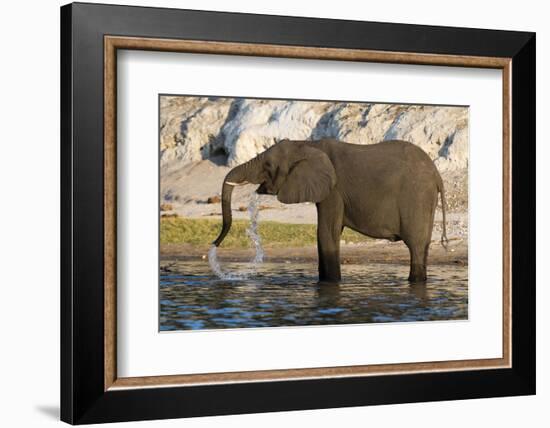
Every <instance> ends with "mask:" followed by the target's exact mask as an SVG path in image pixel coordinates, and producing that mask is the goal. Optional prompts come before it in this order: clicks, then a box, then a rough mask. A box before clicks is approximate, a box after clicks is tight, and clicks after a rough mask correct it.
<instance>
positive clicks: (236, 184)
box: [225, 181, 248, 186]
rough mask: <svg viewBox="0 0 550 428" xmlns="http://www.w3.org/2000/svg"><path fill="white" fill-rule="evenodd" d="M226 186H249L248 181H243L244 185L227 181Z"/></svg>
mask: <svg viewBox="0 0 550 428" xmlns="http://www.w3.org/2000/svg"><path fill="white" fill-rule="evenodd" d="M225 184H229V185H230V186H244V185H245V184H248V181H243V182H242V183H233V182H232V181H226V182H225Z"/></svg>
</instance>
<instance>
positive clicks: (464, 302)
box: [160, 261, 468, 331]
mask: <svg viewBox="0 0 550 428" xmlns="http://www.w3.org/2000/svg"><path fill="white" fill-rule="evenodd" d="M227 268H228V269H230V270H231V271H239V270H242V269H246V264H243V263H233V264H228V265H227ZM342 268H343V272H342V274H343V278H344V281H343V283H342V284H340V285H326V284H325V285H318V284H317V270H316V266H314V264H295V263H264V264H262V265H261V266H260V267H259V268H258V270H257V272H256V274H255V275H254V276H252V277H250V278H248V279H242V280H220V279H218V278H217V277H216V276H215V275H214V274H213V273H212V272H211V270H210V268H209V266H208V264H207V263H204V262H175V261H171V262H169V261H165V262H162V263H161V272H160V273H161V275H160V279H161V282H160V330H162V331H170V330H201V329H224V328H244V327H248V328H250V327H281V326H304V325H327V324H363V323H380V322H407V321H432V320H465V319H467V318H468V267H467V266H466V267H465V266H430V269H429V279H428V282H427V283H426V284H425V285H412V286H411V285H410V284H409V283H408V282H407V281H406V278H407V275H408V267H406V266H401V265H390V264H369V265H364V266H363V265H345V266H343V267H342Z"/></svg>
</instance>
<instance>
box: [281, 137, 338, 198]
mask: <svg viewBox="0 0 550 428" xmlns="http://www.w3.org/2000/svg"><path fill="white" fill-rule="evenodd" d="M289 157H290V162H289V163H290V167H289V170H288V175H287V177H286V179H285V180H284V182H283V183H282V185H281V187H280V188H279V192H278V193H277V199H278V200H279V201H281V202H283V203H285V204H296V203H299V202H320V201H322V200H323V199H325V198H326V197H327V196H328V194H329V193H330V191H331V190H332V188H333V187H334V186H335V185H336V172H335V171H334V167H333V166H332V162H331V161H330V159H329V158H328V156H327V155H326V154H325V153H324V152H323V151H321V150H319V149H316V148H314V147H311V146H305V145H303V146H299V145H298V144H296V148H295V149H294V148H293V149H292V150H290V153H289Z"/></svg>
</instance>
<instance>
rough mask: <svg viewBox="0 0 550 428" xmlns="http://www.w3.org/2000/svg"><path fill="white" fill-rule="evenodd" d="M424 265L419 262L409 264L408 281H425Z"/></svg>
mask: <svg viewBox="0 0 550 428" xmlns="http://www.w3.org/2000/svg"><path fill="white" fill-rule="evenodd" d="M426 279H427V277H426V266H425V265H420V264H414V265H411V272H410V273H409V282H413V283H419V282H426Z"/></svg>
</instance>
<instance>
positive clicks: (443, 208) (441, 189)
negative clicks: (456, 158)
mask: <svg viewBox="0 0 550 428" xmlns="http://www.w3.org/2000/svg"><path fill="white" fill-rule="evenodd" d="M438 187H439V189H438V190H439V194H440V195H441V212H442V213H443V226H442V232H441V245H442V246H443V248H445V251H448V247H449V239H448V238H447V219H446V217H445V211H446V210H447V201H446V200H445V188H444V187H443V180H442V179H441V177H439V184H438Z"/></svg>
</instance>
